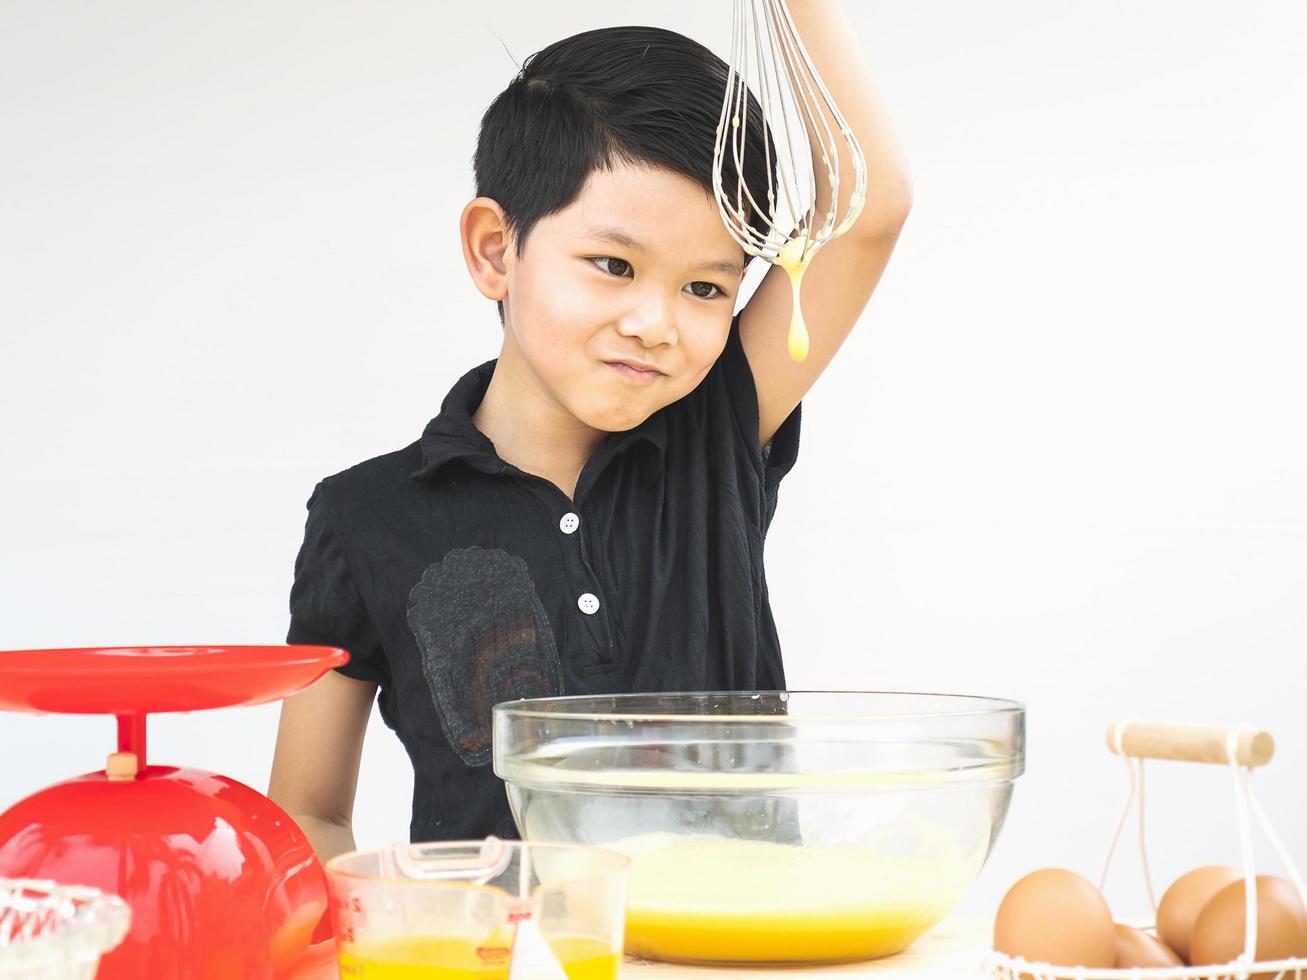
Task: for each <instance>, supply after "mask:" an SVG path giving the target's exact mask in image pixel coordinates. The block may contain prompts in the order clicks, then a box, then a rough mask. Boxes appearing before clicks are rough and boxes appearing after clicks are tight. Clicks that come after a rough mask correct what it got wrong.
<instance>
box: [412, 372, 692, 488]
mask: <svg viewBox="0 0 1307 980" xmlns="http://www.w3.org/2000/svg"><path fill="white" fill-rule="evenodd" d="M497 363H498V361H487V362H486V363H485V364H482V365H479V366H478V367H475V368H473V369H472V370H471V371H469V372H468V373H467V374H465V375H463V377H461V378H459V380H458V381H457V382H456V383H455V385H454V387H453V388H451V389H450V390H449V394H448V395H446V396H445V400H444V402H442V403H441V406H440V414H439V415H437V416H436V417H435V418H433V419H432V420H431V421H430V422H428V423H427V427H426V428H425V429H424V430H423V432H422V438H421V439H420V440H419V443H418V445H419V448H420V450H421V460H422V462H421V465H420V466H419V467H418V468H417V469H416V470H414V471H413V472H412V473H411V474H410V476H412V477H413V478H414V479H425V478H428V477H431V476H434V475H435V474H436V473H438V472H439V471H440V470H441V469H442V468H443V467H444V466H445V465H446V464H448V463H451V462H453V461H454V460H462V461H464V462H465V463H466V464H467V465H468V466H470V467H472V468H473V469H477V470H480V471H482V472H483V473H503V472H506V471H508V470H511V469H513V467H512V466H510V465H509V464H508V463H506V462H504V461H503V460H502V459H500V458H499V454H498V453H497V452H496V451H495V444H494V443H493V442H491V441H490V440H489V439H488V438H487V437H486V435H485V433H484V432H482V431H481V430H480V429H478V428H477V427H476V425H474V424H473V422H472V415H473V413H475V412H476V410H477V408H478V407H479V406H480V405H481V399H483V398H484V397H485V395H486V389H487V388H489V387H490V379H491V377H492V376H493V375H494V373H495V365H496V364H497ZM666 412H667V409H665V408H664V409H662V410H660V411H658V412H655V413H654V414H653V415H651V416H649V418H647V419H645V420H644V421H643V422H641V423H640V424H639V425H637V426H636V427H635V428H633V429H628V430H627V431H625V432H610V433H609V434H608V435H607V436H605V437H604V440H603V442H601V443H600V444H599V448H598V449H596V450H595V455H596V457H599V456H602V458H603V462H604V463H605V464H606V463H607V461H608V460H610V459H612V458H613V457H615V456H617V455H618V454H619V453H621V452H623V451H625V450H626V449H628V448H630V447H631V446H632V445H634V444H636V443H638V442H648V443H650V444H651V445H653V446H654V447H655V448H656V449H657V450H658V451H659V453H665V452H666V449H667V419H666Z"/></svg>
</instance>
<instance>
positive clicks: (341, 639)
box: [286, 483, 389, 684]
mask: <svg viewBox="0 0 1307 980" xmlns="http://www.w3.org/2000/svg"><path fill="white" fill-rule="evenodd" d="M308 511H309V514H308V519H307V520H306V521H305V524H304V543H303V544H302V545H300V550H299V554H298V555H297V556H296V558H295V582H294V584H293V585H292V586H291V590H290V629H289V631H288V632H287V635H286V642H287V643H307V644H313V645H319V646H333V647H341V648H342V649H344V650H347V651H348V652H349V657H350V659H349V663H347V664H344V665H343V666H341V667H337V668H336V669H337V670H338V671H339V672H340V673H342V674H344V675H345V676H347V677H353V678H355V679H357V680H363V681H373V682H374V683H377V684H382V683H384V682H385V681H386V680H387V677H388V674H389V671H388V670H387V668H386V659H385V654H384V652H383V651H382V648H381V644H380V643H379V642H378V640H377V636H376V631H375V630H374V628H373V625H372V621H371V619H370V618H369V616H368V613H367V610H366V608H365V606H364V603H363V597H362V596H361V595H360V593H359V590H358V587H357V585H356V584H355V581H354V576H353V574H352V573H351V571H350V564H349V556H348V555H347V554H346V551H345V543H344V541H343V540H342V539H341V537H340V536H339V535H338V534H337V532H336V530H335V528H334V527H333V523H332V511H331V507H330V505H329V504H328V503H327V500H326V494H325V493H324V492H323V485H322V484H321V483H319V484H318V485H317V486H316V487H315V488H314V490H313V494H312V496H310V497H309V502H308Z"/></svg>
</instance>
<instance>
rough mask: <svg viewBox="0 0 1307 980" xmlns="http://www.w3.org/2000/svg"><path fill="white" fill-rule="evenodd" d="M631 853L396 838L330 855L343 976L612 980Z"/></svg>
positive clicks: (370, 979)
mask: <svg viewBox="0 0 1307 980" xmlns="http://www.w3.org/2000/svg"><path fill="white" fill-rule="evenodd" d="M629 866H630V860H629V859H628V858H626V857H625V856H623V855H621V854H617V853H616V852H613V851H607V850H603V849H601V848H596V847H588V846H578V845H567V844H526V843H523V842H520V841H502V840H498V839H497V838H494V837H491V838H488V839H486V840H485V841H470V842H469V841H459V842H452V843H438V844H396V845H394V846H391V847H386V848H381V849H378V850H369V851H354V852H351V853H349V854H342V855H339V856H338V857H335V858H332V859H331V860H330V861H328V862H327V867H326V870H327V880H328V885H329V888H330V891H331V910H332V918H333V921H334V924H335V931H336V939H337V942H338V954H339V958H340V975H341V977H342V978H343V980H437V978H440V980H462V978H468V980H473V978H475V980H501V978H502V980H527V978H530V980H615V978H616V977H617V971H618V966H619V964H620V962H621V955H622V953H621V951H622V939H623V928H624V924H625V909H626V880H627V872H628V868H629Z"/></svg>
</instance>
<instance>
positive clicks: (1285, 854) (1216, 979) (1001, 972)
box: [982, 722, 1307, 980]
mask: <svg viewBox="0 0 1307 980" xmlns="http://www.w3.org/2000/svg"><path fill="white" fill-rule="evenodd" d="M1107 744H1108V747H1109V748H1110V749H1111V750H1112V751H1113V752H1115V753H1116V754H1117V755H1119V756H1121V757H1122V758H1123V759H1124V760H1125V765H1126V769H1127V771H1128V772H1129V777H1130V791H1129V794H1128V795H1127V797H1126V802H1125V806H1124V808H1123V809H1122V811H1121V818H1120V820H1118V821H1117V825H1116V832H1115V833H1114V834H1113V836H1112V842H1111V844H1110V845H1109V846H1108V850H1107V857H1106V858H1105V859H1104V861H1103V872H1102V876H1101V877H1100V879H1099V889H1100V890H1102V888H1103V886H1104V885H1105V884H1106V882H1107V872H1108V869H1109V868H1110V867H1111V864H1112V856H1113V855H1114V854H1115V853H1116V845H1117V843H1118V842H1119V841H1120V839H1121V833H1122V831H1123V830H1124V829H1125V825H1126V822H1127V821H1128V820H1129V818H1130V812H1131V809H1132V807H1133V808H1135V809H1136V812H1137V815H1138V821H1139V856H1140V862H1141V864H1142V865H1143V872H1144V883H1145V885H1146V887H1147V890H1148V900H1149V904H1150V905H1151V906H1152V909H1153V916H1154V920H1155V919H1156V915H1157V901H1156V899H1155V898H1154V892H1153V884H1152V876H1151V873H1150V871H1149V868H1148V851H1147V848H1146V846H1145V840H1144V760H1145V759H1165V760H1172V761H1181V762H1207V763H1216V764H1220V765H1224V766H1225V767H1226V768H1227V769H1228V770H1229V772H1230V773H1231V775H1232V777H1233V783H1234V803H1235V816H1236V818H1237V821H1238V826H1239V849H1240V853H1241V855H1242V866H1243V882H1244V912H1245V918H1244V949H1243V952H1242V953H1241V954H1240V955H1239V956H1238V957H1237V958H1236V959H1234V960H1233V961H1231V962H1229V963H1222V964H1219V965H1214V966H1206V965H1204V966H1164V967H1125V968H1117V969H1100V968H1090V967H1082V966H1074V967H1073V966H1052V965H1050V964H1048V963H1028V962H1027V961H1026V960H1024V959H1022V958H1021V957H1014V956H1006V955H1004V954H1003V953H999V952H996V951H991V952H989V953H988V954H987V955H986V956H985V957H984V959H983V961H982V966H983V967H984V970H985V972H986V973H987V974H988V975H989V976H990V977H993V978H994V980H1249V978H1250V977H1253V976H1256V977H1266V978H1269V980H1307V957H1296V958H1293V959H1282V960H1267V961H1261V962H1258V961H1257V960H1256V959H1255V955H1256V948H1257V888H1256V885H1255V881H1256V865H1255V860H1254V854H1253V821H1254V819H1255V820H1256V822H1257V824H1258V825H1259V826H1260V828H1261V830H1262V833H1263V834H1264V835H1265V836H1266V839H1267V840H1268V841H1269V842H1270V844H1271V847H1272V848H1273V849H1274V851H1275V854H1276V856H1277V857H1278V858H1279V860H1280V863H1281V864H1282V865H1283V866H1284V868H1285V870H1286V871H1287V872H1288V874H1289V878H1290V880H1291V881H1292V882H1293V885H1294V887H1295V888H1296V889H1297V892H1298V897H1299V898H1300V899H1301V900H1302V902H1303V905H1304V907H1305V908H1307V885H1305V884H1304V882H1303V877H1302V874H1301V873H1300V872H1299V870H1298V867H1297V865H1296V864H1295V863H1294V861H1293V858H1292V856H1291V855H1290V854H1289V851H1288V849H1287V848H1286V847H1285V846H1284V842H1283V841H1282V840H1281V839H1280V837H1279V835H1278V834H1277V833H1276V832H1275V828H1274V827H1272V826H1271V821H1270V818H1269V817H1268V816H1267V815H1266V811H1265V810H1264V809H1263V808H1262V805H1261V803H1260V802H1259V801H1258V799H1257V796H1256V794H1255V793H1254V792H1253V787H1252V772H1253V769H1255V768H1256V767H1258V766H1264V765H1266V763H1268V762H1270V761H1271V756H1272V755H1273V754H1274V751H1275V743H1274V741H1273V740H1272V739H1271V736H1270V735H1269V734H1268V733H1266V732H1264V731H1259V730H1257V729H1255V728H1252V727H1249V726H1247V725H1233V726H1209V725H1176V724H1164V723H1157V722H1115V723H1113V724H1112V725H1111V726H1109V728H1108V730H1107ZM1153 930H1154V927H1153V926H1149V927H1148V931H1150V933H1152V932H1153ZM1153 934H1155V933H1153Z"/></svg>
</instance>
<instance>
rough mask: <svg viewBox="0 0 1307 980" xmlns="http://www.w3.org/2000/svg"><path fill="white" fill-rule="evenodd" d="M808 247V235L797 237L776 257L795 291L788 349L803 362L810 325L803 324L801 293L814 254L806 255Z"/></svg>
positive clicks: (793, 356) (793, 358)
mask: <svg viewBox="0 0 1307 980" xmlns="http://www.w3.org/2000/svg"><path fill="white" fill-rule="evenodd" d="M807 246H808V236H807V235H797V236H796V237H794V238H791V239H790V240H789V241H788V242H786V243H785V244H784V245H782V246H781V250H780V252H779V253H778V254H777V256H776V264H777V265H779V266H780V267H781V268H782V269H784V270H785V271H786V272H787V273H789V276H790V286H791V288H792V290H793V296H794V300H793V311H792V312H791V313H790V332H789V335H788V337H787V339H786V348H787V349H788V350H789V352H790V358H791V359H792V360H795V361H802V360H803V359H804V358H806V357H807V356H808V325H807V324H806V323H804V322H803V307H802V306H801V305H800V303H799V292H800V288H801V286H802V284H803V273H804V272H806V271H807V269H808V265H809V264H810V263H811V262H812V253H811V252H809V253H808V254H807V255H804V251H805V250H806V248H807Z"/></svg>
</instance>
